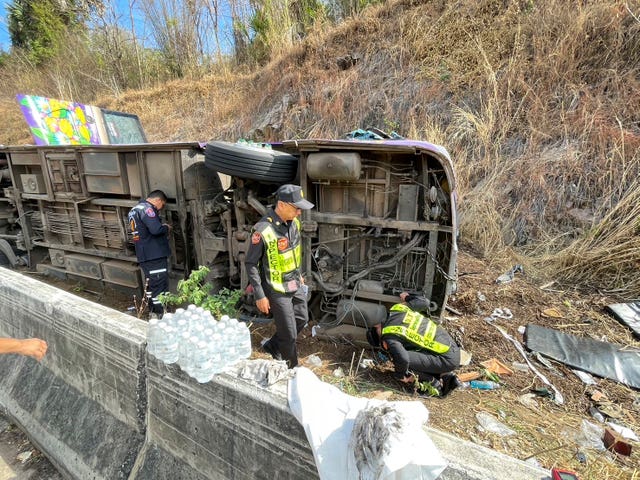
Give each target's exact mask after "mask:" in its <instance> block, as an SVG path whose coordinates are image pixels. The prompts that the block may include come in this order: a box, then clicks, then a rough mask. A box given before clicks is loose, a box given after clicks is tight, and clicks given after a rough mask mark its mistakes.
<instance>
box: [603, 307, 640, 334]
mask: <svg viewBox="0 0 640 480" xmlns="http://www.w3.org/2000/svg"><path fill="white" fill-rule="evenodd" d="M606 308H607V310H609V311H610V312H611V313H612V314H613V316H614V317H615V318H616V320H618V321H619V322H620V323H623V324H624V325H626V326H627V327H629V328H630V329H631V330H632V331H633V334H634V335H635V336H636V337H637V338H640V302H630V303H614V304H612V305H607V307H606Z"/></svg>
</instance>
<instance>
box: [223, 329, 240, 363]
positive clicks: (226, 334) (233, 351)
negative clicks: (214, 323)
mask: <svg viewBox="0 0 640 480" xmlns="http://www.w3.org/2000/svg"><path fill="white" fill-rule="evenodd" d="M222 356H223V359H224V362H225V364H226V365H228V366H230V365H233V364H235V363H236V362H237V361H238V360H239V358H238V341H237V340H236V329H235V328H233V327H231V326H229V325H227V326H226V327H224V330H222Z"/></svg>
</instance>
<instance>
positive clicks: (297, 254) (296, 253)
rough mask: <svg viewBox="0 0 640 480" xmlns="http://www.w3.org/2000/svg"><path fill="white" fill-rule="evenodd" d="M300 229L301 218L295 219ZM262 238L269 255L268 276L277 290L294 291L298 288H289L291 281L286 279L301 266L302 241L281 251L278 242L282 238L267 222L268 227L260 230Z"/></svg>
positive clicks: (267, 255)
mask: <svg viewBox="0 0 640 480" xmlns="http://www.w3.org/2000/svg"><path fill="white" fill-rule="evenodd" d="M293 223H294V224H295V226H296V228H297V229H298V231H300V220H298V219H297V218H294V219H293ZM260 235H262V239H263V240H264V243H265V252H266V257H267V270H268V271H267V272H266V275H265V276H266V278H267V281H268V282H269V285H271V288H273V289H274V290H275V291H276V292H280V293H288V292H294V291H296V290H297V287H298V285H297V283H296V288H295V289H292V288H289V282H287V281H285V277H287V275H289V274H291V273H293V272H296V271H297V270H298V269H299V268H300V264H301V260H302V247H301V242H298V244H297V245H295V246H294V247H293V248H291V245H288V246H287V248H286V249H285V250H282V251H280V249H279V248H278V242H279V240H280V239H281V238H284V237H278V235H277V234H276V231H275V230H274V228H273V227H272V226H271V225H269V224H267V225H266V227H265V228H264V229H263V230H262V231H261V232H260Z"/></svg>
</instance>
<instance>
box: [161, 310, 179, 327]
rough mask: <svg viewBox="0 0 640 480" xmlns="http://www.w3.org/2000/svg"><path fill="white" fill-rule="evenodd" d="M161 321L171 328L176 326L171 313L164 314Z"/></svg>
mask: <svg viewBox="0 0 640 480" xmlns="http://www.w3.org/2000/svg"><path fill="white" fill-rule="evenodd" d="M162 321H163V322H164V323H166V324H167V325H171V326H172V327H175V326H176V318H175V315H174V314H173V313H165V314H164V315H162Z"/></svg>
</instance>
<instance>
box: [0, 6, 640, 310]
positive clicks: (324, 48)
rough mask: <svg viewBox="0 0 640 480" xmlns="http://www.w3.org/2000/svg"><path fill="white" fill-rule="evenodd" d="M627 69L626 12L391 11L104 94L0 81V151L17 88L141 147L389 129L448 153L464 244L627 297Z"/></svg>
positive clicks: (639, 128)
mask: <svg viewBox="0 0 640 480" xmlns="http://www.w3.org/2000/svg"><path fill="white" fill-rule="evenodd" d="M638 65H640V2H639V1H615V0H599V1H598V0H593V1H589V2H566V1H564V0H541V1H534V0H520V1H518V0H511V1H509V0H461V1H457V2H449V1H444V0H432V1H429V0H424V1H412V0H394V1H388V2H385V3H383V4H382V5H380V6H377V7H374V8H370V9H368V10H366V11H365V13H364V14H362V15H360V16H359V17H358V18H355V19H350V20H348V21H346V22H344V23H343V24H341V25H339V26H338V27H335V28H331V29H328V28H321V27H318V29H317V31H315V32H314V33H313V34H312V35H310V36H309V37H307V38H306V39H305V40H304V42H303V43H301V44H300V45H298V46H297V47H296V48H295V49H294V50H293V51H290V52H288V53H287V54H286V55H284V56H281V57H280V58H277V59H276V60H274V61H272V62H271V63H270V64H268V65H267V66H265V67H263V68H261V69H259V70H256V71H251V72H246V71H243V72H239V71H236V70H235V69H234V68H231V67H229V66H226V65H218V66H217V67H216V69H217V70H216V71H215V72H209V73H207V74H203V75H202V76H200V77H199V78H191V79H185V80H181V81H174V82H171V83H168V84H164V85H160V86H158V87H157V88H154V89H150V90H145V91H129V92H125V93H124V94H123V95H121V96H119V97H117V98H114V97H106V96H105V97H102V98H79V97H81V95H75V96H76V98H69V95H68V94H67V93H68V90H67V89H66V88H65V84H64V82H60V81H59V80H58V81H51V80H52V78H59V77H55V76H54V77H51V74H50V73H49V76H48V77H45V76H43V77H42V78H38V77H37V75H34V74H31V75H26V74H25V75H23V76H21V75H20V74H16V72H7V71H4V72H0V78H1V79H2V80H3V83H5V84H6V89H3V90H2V92H0V113H1V115H2V118H3V120H2V122H0V143H5V144H13V143H24V142H30V141H31V140H30V138H29V137H28V132H27V129H26V126H25V124H24V121H23V120H22V119H21V116H20V113H19V111H18V107H17V105H16V103H15V101H14V100H13V95H14V94H15V93H17V92H22V93H33V94H41V95H48V96H54V97H61V98H65V99H69V100H77V101H83V102H86V103H94V104H97V105H100V106H103V107H107V108H110V109H117V110H124V111H129V112H132V113H136V114H138V115H139V116H140V117H141V119H142V122H143V124H144V126H145V129H146V131H147V134H148V137H149V140H150V141H153V142H156V141H174V140H208V139H211V138H217V139H226V140H235V139H237V138H239V137H245V138H253V139H254V140H259V139H265V140H275V139H283V138H301V137H313V136H316V137H339V136H342V135H343V134H344V133H345V132H347V131H350V130H353V129H354V128H358V127H367V126H374V127H378V128H381V129H383V130H395V131H397V132H399V133H400V134H402V135H405V136H407V137H414V138H421V139H426V140H429V141H432V142H434V143H438V144H441V145H444V146H445V147H446V148H447V149H448V150H449V151H450V153H451V155H452V158H453V160H454V163H455V165H456V168H457V173H458V181H459V199H460V204H459V209H460V229H461V239H462V242H463V247H464V248H466V249H469V250H472V251H473V252H474V253H475V254H477V255H480V256H482V257H485V258H488V259H491V261H492V262H496V263H498V264H503V265H504V266H510V265H511V264H512V263H513V262H516V261H518V262H521V263H524V264H525V265H526V268H527V270H528V272H529V273H530V274H535V275H537V276H539V277H541V278H543V277H544V278H545V279H554V280H557V281H559V282H563V283H565V284H569V285H576V286H581V287H586V288H592V289H593V288H595V289H598V290H600V291H604V292H607V293H610V294H617V295H620V296H621V297H624V298H632V297H635V298H637V297H640V268H639V267H640V221H639V220H638V218H640V216H639V215H638V214H639V213H640V183H639V182H638V180H637V178H638V173H639V170H640V153H639V150H640V149H639V147H640V124H639V122H638V119H639V118H640V115H639V113H640V75H639V69H638ZM65 94H66V95H65Z"/></svg>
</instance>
